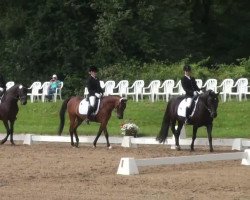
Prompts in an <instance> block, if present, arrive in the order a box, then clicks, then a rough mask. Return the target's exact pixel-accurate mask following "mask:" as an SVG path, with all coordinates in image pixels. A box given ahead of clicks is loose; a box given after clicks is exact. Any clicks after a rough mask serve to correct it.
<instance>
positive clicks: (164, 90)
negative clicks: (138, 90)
mask: <svg viewBox="0 0 250 200" xmlns="http://www.w3.org/2000/svg"><path fill="white" fill-rule="evenodd" d="M173 88H174V80H172V79H168V80H165V81H164V82H163V83H162V85H161V86H160V87H159V92H158V93H156V99H157V100H158V99H159V96H162V98H163V100H166V101H167V102H168V101H169V97H170V95H171V94H172V93H173Z"/></svg>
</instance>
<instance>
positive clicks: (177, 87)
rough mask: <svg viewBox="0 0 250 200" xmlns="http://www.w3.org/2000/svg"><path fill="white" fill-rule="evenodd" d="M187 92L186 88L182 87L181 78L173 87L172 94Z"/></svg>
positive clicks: (179, 94)
mask: <svg viewBox="0 0 250 200" xmlns="http://www.w3.org/2000/svg"><path fill="white" fill-rule="evenodd" d="M184 94H186V92H185V90H184V89H183V87H182V84H181V80H179V81H178V82H177V83H176V85H175V86H174V87H173V90H172V93H171V94H170V95H171V96H181V95H184Z"/></svg>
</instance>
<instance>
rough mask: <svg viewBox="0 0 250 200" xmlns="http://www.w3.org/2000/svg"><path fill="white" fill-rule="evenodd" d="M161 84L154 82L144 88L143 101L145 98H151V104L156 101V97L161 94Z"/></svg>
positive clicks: (157, 81)
mask: <svg viewBox="0 0 250 200" xmlns="http://www.w3.org/2000/svg"><path fill="white" fill-rule="evenodd" d="M160 85H161V82H160V81H159V80H153V81H151V82H150V83H149V85H148V86H147V87H143V88H142V99H143V97H144V96H149V99H150V100H151V102H154V101H155V95H156V94H157V93H158V92H159V87H160Z"/></svg>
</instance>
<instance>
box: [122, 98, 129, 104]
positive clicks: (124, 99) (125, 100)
mask: <svg viewBox="0 0 250 200" xmlns="http://www.w3.org/2000/svg"><path fill="white" fill-rule="evenodd" d="M120 101H123V102H125V103H126V102H127V101H128V100H127V99H126V98H123V97H122V98H121V99H120Z"/></svg>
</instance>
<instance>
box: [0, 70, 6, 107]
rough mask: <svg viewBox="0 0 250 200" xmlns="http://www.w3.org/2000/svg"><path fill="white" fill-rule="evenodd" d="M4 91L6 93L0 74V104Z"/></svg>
mask: <svg viewBox="0 0 250 200" xmlns="http://www.w3.org/2000/svg"><path fill="white" fill-rule="evenodd" d="M5 91H6V82H5V79H4V77H3V75H2V74H1V73H0V103H1V99H2V97H3V95H4V93H5Z"/></svg>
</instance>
